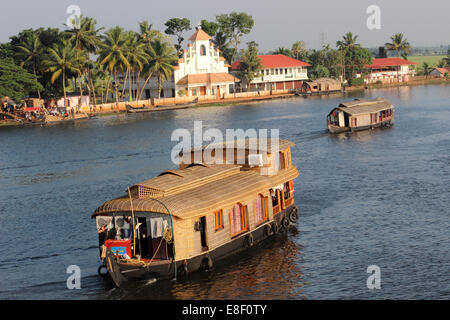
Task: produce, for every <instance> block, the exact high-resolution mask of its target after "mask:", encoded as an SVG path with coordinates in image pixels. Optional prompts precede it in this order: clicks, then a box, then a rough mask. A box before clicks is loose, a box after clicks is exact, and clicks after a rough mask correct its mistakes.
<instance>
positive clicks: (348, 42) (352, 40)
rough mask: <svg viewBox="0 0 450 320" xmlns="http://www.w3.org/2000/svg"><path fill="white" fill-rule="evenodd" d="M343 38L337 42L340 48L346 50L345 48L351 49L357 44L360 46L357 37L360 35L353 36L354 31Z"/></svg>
mask: <svg viewBox="0 0 450 320" xmlns="http://www.w3.org/2000/svg"><path fill="white" fill-rule="evenodd" d="M342 38H343V40H339V41H337V42H336V45H337V47H338V48H339V49H342V50H345V49H351V48H353V47H355V46H359V44H357V43H356V39H358V36H357V35H355V36H353V33H351V32H347V33H346V34H345V35H344V36H343V37H342Z"/></svg>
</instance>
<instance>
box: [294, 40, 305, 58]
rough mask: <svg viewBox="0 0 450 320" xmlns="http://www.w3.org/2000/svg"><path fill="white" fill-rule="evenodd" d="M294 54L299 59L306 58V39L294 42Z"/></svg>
mask: <svg viewBox="0 0 450 320" xmlns="http://www.w3.org/2000/svg"><path fill="white" fill-rule="evenodd" d="M291 52H292V55H293V56H294V58H295V59H297V60H299V59H300V58H302V59H303V60H305V58H306V46H305V42H304V41H297V42H294V44H293V45H292V49H291Z"/></svg>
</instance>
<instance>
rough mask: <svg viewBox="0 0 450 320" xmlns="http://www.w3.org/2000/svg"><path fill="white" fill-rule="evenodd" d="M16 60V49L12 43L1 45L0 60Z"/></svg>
mask: <svg viewBox="0 0 450 320" xmlns="http://www.w3.org/2000/svg"><path fill="white" fill-rule="evenodd" d="M8 58H14V49H13V47H12V45H11V44H10V43H0V59H8Z"/></svg>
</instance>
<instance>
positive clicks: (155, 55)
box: [148, 40, 178, 98]
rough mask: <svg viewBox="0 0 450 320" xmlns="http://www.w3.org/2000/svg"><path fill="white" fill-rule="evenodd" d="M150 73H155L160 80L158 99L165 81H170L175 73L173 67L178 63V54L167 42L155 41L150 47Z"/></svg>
mask: <svg viewBox="0 0 450 320" xmlns="http://www.w3.org/2000/svg"><path fill="white" fill-rule="evenodd" d="M148 54H149V59H148V72H149V73H150V74H153V73H155V74H156V76H157V79H158V98H160V97H161V89H162V85H163V83H164V81H165V80H169V79H170V77H171V76H172V73H173V70H174V68H173V65H174V63H175V62H176V61H177V58H178V57H177V54H176V52H175V50H174V49H173V47H172V46H171V45H170V44H168V43H167V42H163V41H160V40H155V41H153V42H152V43H151V46H150V47H149V52H148Z"/></svg>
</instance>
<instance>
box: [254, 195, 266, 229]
mask: <svg viewBox="0 0 450 320" xmlns="http://www.w3.org/2000/svg"><path fill="white" fill-rule="evenodd" d="M254 210H255V223H256V224H259V223H261V222H263V221H266V220H267V219H268V218H269V215H268V205H267V197H264V196H263V195H262V194H259V195H258V198H257V199H256V200H255V201H254Z"/></svg>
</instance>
